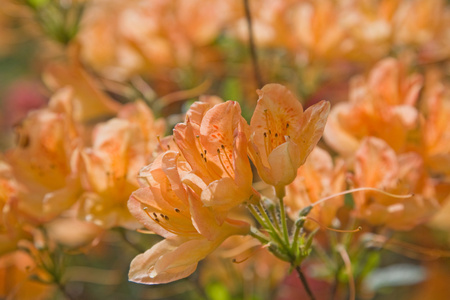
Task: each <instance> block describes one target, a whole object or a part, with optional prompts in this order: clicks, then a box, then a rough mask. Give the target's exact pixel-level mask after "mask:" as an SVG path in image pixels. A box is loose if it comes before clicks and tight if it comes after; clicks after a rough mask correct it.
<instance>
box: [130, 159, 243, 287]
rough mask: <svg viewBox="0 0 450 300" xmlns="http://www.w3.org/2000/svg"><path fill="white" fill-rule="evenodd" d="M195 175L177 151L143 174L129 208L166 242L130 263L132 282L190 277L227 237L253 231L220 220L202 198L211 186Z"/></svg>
mask: <svg viewBox="0 0 450 300" xmlns="http://www.w3.org/2000/svg"><path fill="white" fill-rule="evenodd" d="M191 171H192V169H191V167H190V166H189V164H188V163H187V162H186V161H184V160H181V159H179V154H178V153H177V152H174V151H167V152H165V153H163V154H161V155H160V156H158V157H157V158H156V160H155V161H154V162H153V163H152V164H151V165H149V166H147V167H145V168H143V169H142V170H141V172H140V174H139V178H140V183H141V188H140V189H138V190H137V191H135V192H134V193H133V194H132V195H131V197H130V199H129V201H128V208H129V210H130V212H131V214H132V215H133V216H134V217H136V219H138V220H139V222H140V223H142V224H143V225H144V226H145V227H146V228H147V229H149V230H151V231H152V232H155V233H157V234H159V235H161V236H163V237H165V238H166V239H165V240H163V241H161V242H159V243H158V244H156V245H154V246H153V247H152V248H151V249H149V250H147V251H146V252H145V253H143V254H140V255H138V256H137V257H136V258H135V259H134V260H133V261H132V262H131V266H130V272H129V279H130V280H131V281H134V282H139V283H145V284H158V283H165V282H170V281H174V280H177V279H180V278H184V277H187V276H189V275H190V274H191V273H193V272H194V271H195V269H196V267H197V263H198V262H199V261H200V260H201V259H203V258H204V257H205V256H206V255H208V254H209V253H210V252H212V251H213V250H214V249H216V248H217V247H218V246H219V245H220V244H221V243H222V242H223V241H224V240H225V239H226V238H227V237H229V236H232V235H239V234H246V233H247V232H248V230H249V226H248V224H247V223H245V222H240V221H236V220H230V219H225V220H224V222H223V223H221V224H219V223H218V222H217V221H216V217H215V215H214V213H213V211H212V210H211V209H210V208H208V207H205V206H204V204H203V202H202V201H201V198H200V195H201V192H202V190H203V189H205V188H206V184H205V183H204V182H203V181H202V180H201V179H200V178H199V177H198V176H196V175H195V174H193V173H191ZM185 182H186V183H189V185H190V186H187V185H186V184H185Z"/></svg>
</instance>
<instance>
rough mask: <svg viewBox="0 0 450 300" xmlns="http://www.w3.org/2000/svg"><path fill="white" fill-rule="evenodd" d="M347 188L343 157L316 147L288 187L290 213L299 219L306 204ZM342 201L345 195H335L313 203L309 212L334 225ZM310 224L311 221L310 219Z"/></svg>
mask: <svg viewBox="0 0 450 300" xmlns="http://www.w3.org/2000/svg"><path fill="white" fill-rule="evenodd" d="M344 189H345V166H344V162H343V161H342V160H337V161H336V164H333V160H332V158H331V156H330V154H328V152H326V151H325V150H323V149H321V148H319V147H316V148H314V150H313V151H312V152H311V154H310V155H309V156H308V158H307V159H306V162H305V164H304V165H303V166H301V167H300V168H299V169H298V172H297V177H296V178H295V180H294V181H293V182H292V183H291V184H290V185H288V186H287V187H286V197H285V202H284V203H285V204H286V206H287V207H288V209H289V210H288V213H289V216H290V217H291V218H292V219H293V220H296V219H297V218H298V213H299V211H301V210H302V209H303V208H305V207H307V206H309V205H311V204H313V203H315V202H317V201H318V200H320V199H321V198H324V197H327V196H330V195H333V194H336V193H339V192H342V191H343V190H344ZM342 205H343V197H342V196H341V197H336V198H333V199H330V200H328V201H327V202H324V203H323V204H321V205H319V206H316V207H314V209H313V210H312V211H311V212H310V214H309V216H312V217H314V218H315V219H316V220H318V221H319V222H321V223H322V224H324V225H325V226H329V225H331V222H332V221H333V219H334V218H335V217H336V212H337V210H338V208H339V207H341V206H342ZM307 224H309V223H307Z"/></svg>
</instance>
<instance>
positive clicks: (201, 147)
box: [195, 135, 206, 162]
mask: <svg viewBox="0 0 450 300" xmlns="http://www.w3.org/2000/svg"><path fill="white" fill-rule="evenodd" d="M195 137H196V138H197V144H198V146H199V147H200V155H202V157H203V153H205V156H206V150H205V149H203V146H202V143H200V136H199V135H196V136H195ZM205 162H206V157H205Z"/></svg>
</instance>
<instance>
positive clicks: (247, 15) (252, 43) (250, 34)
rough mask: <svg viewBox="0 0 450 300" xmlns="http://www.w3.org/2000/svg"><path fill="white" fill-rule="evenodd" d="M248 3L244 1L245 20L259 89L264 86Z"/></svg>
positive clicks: (246, 0)
mask: <svg viewBox="0 0 450 300" xmlns="http://www.w3.org/2000/svg"><path fill="white" fill-rule="evenodd" d="M248 1H249V0H244V8H245V18H246V19H247V29H248V41H249V46H250V56H251V57H252V65H253V73H254V76H255V80H256V83H257V84H258V88H261V87H262V86H263V85H264V84H263V80H262V78H261V73H260V70H259V64H258V56H257V53H256V47H255V39H254V37H253V24H252V16H251V13H250V5H249V3H248Z"/></svg>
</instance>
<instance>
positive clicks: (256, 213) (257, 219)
mask: <svg viewBox="0 0 450 300" xmlns="http://www.w3.org/2000/svg"><path fill="white" fill-rule="evenodd" d="M247 208H248V209H249V210H250V212H251V214H252V215H253V217H254V218H255V219H256V221H257V222H258V223H259V224H260V225H261V226H262V227H264V228H266V229H268V225H267V224H266V222H265V221H264V220H263V219H262V218H261V215H260V214H259V213H258V212H257V211H256V209H255V207H254V205H253V204H249V205H247Z"/></svg>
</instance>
